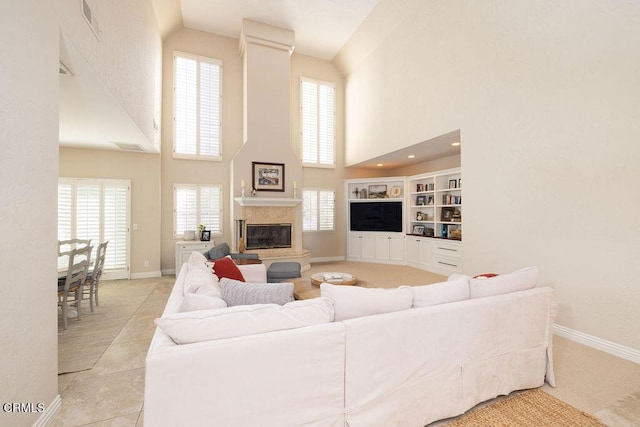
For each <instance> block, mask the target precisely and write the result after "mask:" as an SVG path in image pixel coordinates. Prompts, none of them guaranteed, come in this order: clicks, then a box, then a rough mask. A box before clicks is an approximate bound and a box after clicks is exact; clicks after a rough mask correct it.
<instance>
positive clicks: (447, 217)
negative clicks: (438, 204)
mask: <svg viewBox="0 0 640 427" xmlns="http://www.w3.org/2000/svg"><path fill="white" fill-rule="evenodd" d="M454 212H455V208H451V207H445V208H442V211H441V212H440V221H442V222H451V221H453V214H454Z"/></svg>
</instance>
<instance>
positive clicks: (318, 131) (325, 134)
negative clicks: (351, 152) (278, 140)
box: [300, 77, 335, 165]
mask: <svg viewBox="0 0 640 427" xmlns="http://www.w3.org/2000/svg"><path fill="white" fill-rule="evenodd" d="M300 110H301V114H300V126H301V131H300V132H301V145H302V146H301V150H300V151H301V157H302V162H303V163H307V164H321V165H334V164H335V159H334V153H335V86H334V85H333V83H328V82H321V81H319V80H314V79H309V78H306V77H303V78H301V80H300Z"/></svg>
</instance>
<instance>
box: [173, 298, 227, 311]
mask: <svg viewBox="0 0 640 427" xmlns="http://www.w3.org/2000/svg"><path fill="white" fill-rule="evenodd" d="M226 307H227V303H225V302H224V300H223V299H222V298H220V297H214V296H211V295H205V294H186V295H185V296H184V299H183V300H182V304H180V307H178V313H182V312H185V311H196V310H211V309H215V308H226Z"/></svg>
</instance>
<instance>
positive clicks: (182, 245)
mask: <svg viewBox="0 0 640 427" xmlns="http://www.w3.org/2000/svg"><path fill="white" fill-rule="evenodd" d="M213 245H214V241H210V242H201V241H197V240H193V241H183V242H177V243H176V277H178V274H180V268H181V267H182V264H184V263H185V262H187V261H188V260H189V257H190V256H191V252H193V251H197V252H204V251H206V250H208V249H211V248H212V247H213Z"/></svg>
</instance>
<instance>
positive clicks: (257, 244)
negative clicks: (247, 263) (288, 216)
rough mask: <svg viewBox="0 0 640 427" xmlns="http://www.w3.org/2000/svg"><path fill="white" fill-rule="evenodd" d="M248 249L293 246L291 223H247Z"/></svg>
mask: <svg viewBox="0 0 640 427" xmlns="http://www.w3.org/2000/svg"><path fill="white" fill-rule="evenodd" d="M246 240H247V243H246V246H247V249H274V248H290V247H291V224H290V223H287V224H247V231H246Z"/></svg>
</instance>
